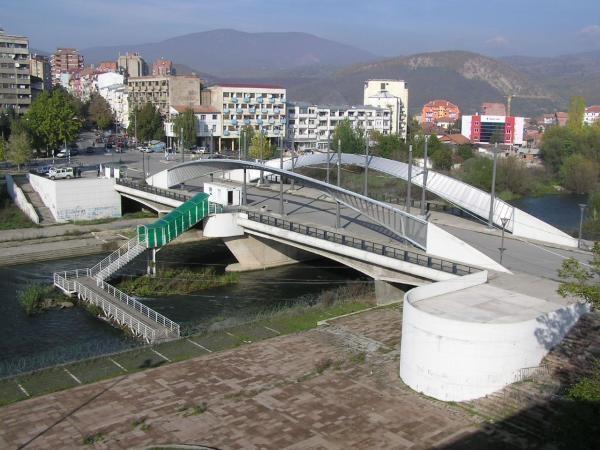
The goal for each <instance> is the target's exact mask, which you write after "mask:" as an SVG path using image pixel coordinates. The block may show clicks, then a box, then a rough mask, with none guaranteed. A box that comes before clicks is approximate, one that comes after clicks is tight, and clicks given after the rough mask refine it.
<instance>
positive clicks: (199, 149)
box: [191, 147, 206, 155]
mask: <svg viewBox="0 0 600 450" xmlns="http://www.w3.org/2000/svg"><path fill="white" fill-rule="evenodd" d="M191 151H192V153H196V154H197V155H204V154H205V153H206V147H192V150H191Z"/></svg>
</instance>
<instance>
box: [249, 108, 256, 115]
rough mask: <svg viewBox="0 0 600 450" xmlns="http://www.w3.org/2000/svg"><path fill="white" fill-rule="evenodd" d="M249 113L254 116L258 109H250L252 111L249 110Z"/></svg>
mask: <svg viewBox="0 0 600 450" xmlns="http://www.w3.org/2000/svg"><path fill="white" fill-rule="evenodd" d="M248 112H249V113H250V114H254V113H255V112H256V108H250V109H248Z"/></svg>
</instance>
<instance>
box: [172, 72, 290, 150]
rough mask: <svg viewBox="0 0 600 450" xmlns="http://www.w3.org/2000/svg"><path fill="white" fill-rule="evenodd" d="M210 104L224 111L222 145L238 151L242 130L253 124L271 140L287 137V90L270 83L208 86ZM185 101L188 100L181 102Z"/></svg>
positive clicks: (220, 139) (276, 140) (220, 147)
mask: <svg viewBox="0 0 600 450" xmlns="http://www.w3.org/2000/svg"><path fill="white" fill-rule="evenodd" d="M207 91H208V92H210V103H211V105H212V106H214V107H215V109H217V110H218V111H220V112H221V113H222V130H221V134H220V136H219V138H218V139H219V141H218V146H219V147H218V148H219V151H220V150H222V149H225V148H226V149H230V150H235V149H239V146H240V132H241V130H242V128H243V127H244V126H251V127H253V128H254V130H255V131H257V132H262V133H264V134H265V135H266V136H267V137H268V138H269V139H270V140H271V141H273V142H278V141H279V140H280V139H281V140H283V139H285V129H286V101H287V97H286V90H285V88H283V87H281V86H276V85H267V84H233V83H228V84H218V85H215V86H211V87H209V88H208V89H207ZM180 104H185V103H180Z"/></svg>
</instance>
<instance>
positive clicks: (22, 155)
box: [7, 131, 31, 170]
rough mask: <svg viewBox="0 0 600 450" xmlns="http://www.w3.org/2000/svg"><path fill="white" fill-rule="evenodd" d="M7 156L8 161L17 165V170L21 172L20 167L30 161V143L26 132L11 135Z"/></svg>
mask: <svg viewBox="0 0 600 450" xmlns="http://www.w3.org/2000/svg"><path fill="white" fill-rule="evenodd" d="M7 156H8V160H9V161H11V162H12V163H13V164H16V165H17V170H21V165H22V164H25V163H27V162H28V161H29V160H30V159H31V142H30V141H29V136H27V133H26V132H24V131H19V132H18V133H11V135H10V139H9V141H8V152H7Z"/></svg>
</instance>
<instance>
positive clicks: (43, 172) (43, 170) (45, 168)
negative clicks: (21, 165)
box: [35, 165, 54, 175]
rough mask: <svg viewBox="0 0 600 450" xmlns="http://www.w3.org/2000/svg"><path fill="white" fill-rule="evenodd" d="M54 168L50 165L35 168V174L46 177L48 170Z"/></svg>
mask: <svg viewBox="0 0 600 450" xmlns="http://www.w3.org/2000/svg"><path fill="white" fill-rule="evenodd" d="M53 168H54V166H52V165H44V166H39V167H36V168H35V173H37V174H40V175H46V174H47V173H48V172H50V169H53Z"/></svg>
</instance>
